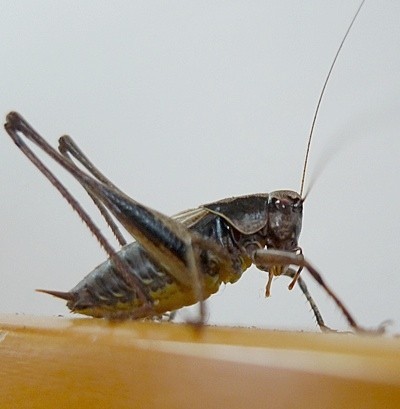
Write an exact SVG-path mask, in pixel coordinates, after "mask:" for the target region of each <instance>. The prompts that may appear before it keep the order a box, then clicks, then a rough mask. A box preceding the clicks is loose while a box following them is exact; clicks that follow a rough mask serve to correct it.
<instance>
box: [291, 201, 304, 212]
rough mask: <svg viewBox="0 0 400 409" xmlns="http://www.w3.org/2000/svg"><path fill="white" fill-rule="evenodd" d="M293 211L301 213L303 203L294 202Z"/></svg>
mask: <svg viewBox="0 0 400 409" xmlns="http://www.w3.org/2000/svg"><path fill="white" fill-rule="evenodd" d="M292 208H293V211H295V212H301V211H302V210H303V201H302V200H301V199H298V200H296V201H295V202H293V204H292Z"/></svg>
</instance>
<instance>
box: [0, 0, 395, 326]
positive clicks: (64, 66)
mask: <svg viewBox="0 0 400 409" xmlns="http://www.w3.org/2000/svg"><path fill="white" fill-rule="evenodd" d="M357 6H358V1H348V0H346V1H331V2H322V1H310V0H307V1H275V2H266V1H253V2H248V1H234V2H222V1H221V2H214V1H210V2H207V1H201V2H184V1H154V2H147V1H143V2H131V1H119V2H93V1H86V2H81V1H64V2H51V1H41V2H40V1H36V2H28V1H26V2H18V3H16V2H11V1H3V2H2V5H1V7H0V21H1V24H0V113H1V115H2V116H3V118H4V117H5V115H6V113H7V112H8V111H10V110H18V111H19V112H21V113H22V114H23V115H24V116H25V118H27V119H28V120H29V121H30V122H31V124H32V125H33V126H34V127H35V128H36V129H37V130H39V131H40V132H41V133H42V134H43V135H44V136H45V137H46V138H47V139H48V140H49V141H51V142H52V143H54V145H56V143H57V139H58V137H59V136H61V135H62V134H64V133H69V134H70V135H72V136H73V137H74V139H75V140H76V141H77V142H78V144H79V145H80V146H81V148H82V149H83V150H84V152H86V153H87V154H88V156H89V157H90V158H91V159H92V160H93V161H94V163H95V164H97V165H98V167H99V168H100V169H101V170H103V171H104V173H105V174H106V175H108V176H109V177H110V179H111V180H113V181H114V182H115V183H116V184H117V185H118V186H120V187H121V188H122V189H123V190H124V191H125V192H126V193H128V194H129V195H131V196H132V197H134V198H135V199H137V200H139V201H140V202H142V203H144V204H147V205H150V206H151V207H153V208H155V209H158V210H160V211H162V212H164V213H166V214H174V213H177V212H178V211H180V210H183V209H185V208H191V207H196V206H198V205H199V204H201V203H207V202H210V201H214V200H217V199H221V198H223V197H229V196H234V195H241V194H246V193H256V192H263V191H266V192H268V191H272V190H276V189H284V188H290V189H294V190H298V189H299V185H300V176H301V170H302V165H303V158H304V152H305V145H306V139H307V134H308V131H309V127H310V124H311V119H312V115H313V112H314V109H315V105H316V102H317V98H318V95H319V92H320V90H321V87H322V83H323V81H324V78H325V76H326V73H327V71H328V68H329V65H330V63H331V61H332V59H333V57H334V54H335V52H336V50H337V48H338V45H339V43H340V41H341V39H342V37H343V34H344V32H345V30H346V29H347V27H348V24H349V22H350V20H351V18H352V16H353V14H354V12H355V10H356V8H357ZM399 15H400V3H399V2H398V1H396V0H394V1H367V3H366V5H365V7H364V9H363V10H362V12H361V14H360V16H359V19H358V20H357V22H356V25H355V26H354V29H353V31H352V32H351V34H350V37H349V39H348V41H347V43H346V44H345V47H344V49H343V52H342V54H341V56H340V57H339V61H338V63H337V65H336V67H335V69H334V73H333V76H332V79H331V81H330V83H329V85H328V89H327V92H326V97H325V99H324V101H323V105H322V109H321V113H320V116H319V119H318V123H317V127H316V131H315V137H314V141H313V146H312V153H311V164H310V169H309V172H308V182H310V181H311V180H312V179H313V178H315V177H316V176H317V177H318V180H317V182H316V184H315V185H314V187H313V190H312V191H311V193H310V195H309V197H308V199H307V201H306V204H305V214H304V223H303V232H302V236H301V240H300V244H301V245H302V247H303V250H304V253H305V254H306V255H307V257H308V258H309V259H310V260H311V261H312V262H313V263H314V264H315V265H316V266H317V267H318V268H319V269H320V271H321V272H322V274H323V276H324V277H325V279H326V280H327V282H328V283H329V284H330V286H331V287H332V288H333V289H334V290H335V292H336V293H337V294H338V295H339V296H340V297H341V299H342V300H343V301H344V302H345V304H346V305H347V306H348V307H349V309H350V311H351V312H352V313H354V315H355V317H356V318H357V319H358V320H359V322H360V323H362V324H364V325H367V326H375V325H377V324H379V323H380V322H381V321H384V320H386V319H389V318H390V319H393V320H394V322H395V323H394V325H393V326H392V327H391V330H392V331H398V329H399V328H400V314H399V306H400V300H399V298H398V293H399V284H400V279H399V275H400V267H399V265H398V255H399V254H400V241H399V231H400V211H399V202H400V195H399V190H398V189H399V183H398V181H399V172H400V164H399V153H400V142H399V131H400V115H399V112H400V79H399V72H400V53H399V44H400V42H399V41H400V26H399V24H398V22H399ZM0 157H1V161H0V167H1V169H0V178H1V181H0V197H1V201H0V222H1V236H0V240H1V243H0V248H1V263H2V267H1V276H0V280H1V281H0V311H1V312H18V313H33V314H41V315H54V314H64V315H69V313H68V310H67V308H66V307H65V306H64V303H63V302H62V301H60V300H56V299H55V298H52V297H48V296H45V295H43V294H38V293H35V292H34V289H35V288H48V289H57V290H68V289H70V288H71V287H73V286H74V285H75V284H76V283H77V282H78V281H79V280H80V279H81V278H83V277H84V276H85V275H86V274H87V273H88V272H90V271H91V269H92V268H93V267H95V266H96V265H97V264H99V263H100V262H101V261H102V260H103V259H104V258H105V257H106V256H105V254H104V253H103V252H102V250H101V249H100V248H99V245H98V243H97V242H96V240H95V239H94V238H93V237H91V235H90V233H89V232H88V230H87V229H86V228H85V227H84V226H83V224H82V222H81V221H80V220H79V219H78V217H77V216H76V214H75V213H74V212H73V211H72V210H71V209H70V208H69V206H68V205H67V204H66V203H65V202H64V201H63V199H62V198H61V197H60V196H59V194H58V192H57V191H56V190H55V189H54V188H53V187H52V186H50V184H49V183H48V182H47V181H46V180H45V179H44V177H43V176H42V175H40V174H39V172H38V171H37V170H36V169H34V168H33V166H32V165H31V164H30V163H29V162H28V160H27V159H26V158H25V157H23V155H22V154H21V153H20V152H18V149H17V148H16V147H15V146H14V145H13V144H12V143H11V141H10V139H9V138H8V136H7V134H6V133H5V132H4V131H2V132H1V137H0ZM327 158H329V161H328V163H327V164H326V166H325V167H324V171H323V173H322V174H321V171H320V170H318V169H319V165H318V164H321V163H326V162H327ZM53 169H55V170H56V171H57V174H58V175H60V176H61V177H62V179H63V180H64V181H65V183H66V184H67V185H68V186H69V187H70V188H71V189H72V191H73V192H74V193H75V194H77V195H78V197H79V199H80V200H82V202H83V203H84V204H85V206H87V207H89V210H90V212H91V214H93V215H94V217H95V219H96V220H97V221H99V223H102V221H101V219H100V218H99V217H97V213H96V209H95V208H93V207H92V205H91V203H90V200H89V199H87V197H86V196H85V194H84V193H83V192H82V191H81V189H80V188H79V186H77V184H76V183H75V182H74V181H72V180H71V178H70V177H69V176H67V175H66V174H65V173H63V172H59V170H58V168H57V166H55V165H54V166H53ZM102 227H103V228H104V231H107V229H106V227H105V226H104V224H102ZM303 274H304V275H303V277H304V278H305V279H306V280H307V282H308V283H309V284H310V289H311V291H312V294H313V295H314V297H315V299H316V301H317V304H318V306H319V307H320V309H321V311H322V313H323V315H324V317H325V319H326V321H327V323H328V324H329V325H331V326H333V327H335V328H338V329H345V328H346V323H345V321H344V320H343V318H342V316H341V313H340V311H339V310H338V309H337V308H336V307H335V306H334V305H333V304H332V302H331V301H330V300H329V298H328V297H327V295H326V294H325V293H324V292H323V291H322V290H321V289H320V288H318V286H317V285H315V284H314V283H313V282H312V280H311V279H310V277H309V276H307V273H306V272H304V273H303ZM266 280H267V277H266V274H265V273H261V272H258V271H257V270H256V269H250V270H248V271H247V272H246V273H245V274H244V276H243V278H242V279H241V280H240V282H238V283H237V284H235V285H232V286H231V285H229V286H226V287H225V288H223V289H221V291H220V292H219V293H218V294H217V295H216V296H213V297H212V300H211V301H210V302H209V303H208V307H209V308H208V315H209V322H210V323H217V324H227V325H245V326H260V327H268V328H280V329H283V328H290V329H304V330H317V327H316V324H315V322H314V319H313V317H312V314H311V312H310V311H309V307H308V305H306V302H305V299H304V297H303V296H302V295H301V292H300V290H299V289H298V288H296V289H294V290H293V291H292V292H289V291H288V290H287V284H288V283H289V280H287V279H286V278H280V279H277V280H275V281H274V283H273V286H272V297H271V298H270V299H268V300H265V299H264V297H263V293H264V289H265V284H266ZM188 314H189V313H185V315H184V317H185V316H187V315H188Z"/></svg>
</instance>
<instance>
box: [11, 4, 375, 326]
mask: <svg viewBox="0 0 400 409" xmlns="http://www.w3.org/2000/svg"><path fill="white" fill-rule="evenodd" d="M362 4H363V3H362ZM362 4H361V5H360V8H359V9H358V11H357V13H356V14H355V16H354V18H353V20H352V22H351V24H350V26H349V28H348V30H347V32H346V34H345V36H344V38H343V41H342V44H341V45H340V47H339V49H338V51H337V53H336V56H335V59H334V61H333V63H332V65H331V67H330V71H329V73H328V76H327V78H326V81H325V84H324V86H323V89H322V92H321V95H320V98H319V101H318V105H317V109H316V111H315V115H314V118H313V122H312V127H311V131H310V135H309V140H308V146H307V151H306V158H305V161H304V168H303V175H302V184H301V190H300V193H297V192H295V191H291V190H277V191H274V192H272V193H260V194H253V195H247V196H240V197H233V198H229V199H223V200H220V201H217V202H213V203H208V204H205V205H202V206H200V207H198V208H196V209H191V210H187V211H184V212H181V213H179V214H177V215H176V216H173V217H168V216H166V215H164V214H162V213H160V212H158V211H156V210H153V209H151V208H149V207H147V206H144V205H143V204H141V203H138V202H137V201H135V200H134V199H132V198H130V197H129V196H127V195H126V194H125V193H124V192H122V191H121V190H120V189H119V188H118V187H117V186H115V185H114V184H113V183H112V182H111V181H110V180H108V179H107V178H106V177H105V176H104V175H103V174H102V173H101V172H100V171H99V170H98V169H97V168H96V167H95V166H94V165H93V163H91V162H90V160H89V159H88V158H87V157H86V156H85V154H84V153H83V152H82V151H81V150H80V149H79V147H78V146H77V145H76V144H75V142H74V141H73V140H72V139H71V138H70V137H69V136H63V137H61V138H60V139H59V148H58V149H59V150H58V151H57V150H56V149H54V148H53V147H52V146H51V145H50V144H49V143H48V142H47V141H46V140H45V139H44V138H43V137H42V136H40V134H39V133H37V132H36V131H35V130H34V129H33V127H32V126H31V125H30V124H29V123H28V122H27V121H26V120H25V119H24V118H23V117H22V116H21V115H20V114H18V113H16V112H11V113H9V114H8V115H7V118H6V124H5V129H6V131H7V133H8V134H9V135H10V136H11V138H12V139H13V141H14V142H15V144H16V145H17V146H18V148H19V149H20V150H21V151H22V152H23V153H24V154H25V155H26V156H27V157H28V159H29V160H31V161H32V163H33V164H34V165H35V166H36V167H37V168H38V169H39V170H40V171H41V172H42V173H43V174H44V176H45V177H47V178H48V179H49V181H50V182H51V183H52V184H53V185H54V186H55V188H56V189H57V190H59V192H60V193H61V195H62V196H63V197H64V198H65V199H66V200H67V201H68V203H69V204H70V205H71V206H72V207H73V209H74V210H75V211H76V212H77V213H78V215H79V216H80V217H81V219H82V220H83V221H84V222H85V224H86V225H87V226H88V228H89V229H90V231H91V232H92V233H93V234H94V235H95V237H96V238H97V240H98V241H99V243H100V245H101V246H102V247H103V248H104V250H105V251H106V253H107V255H108V259H107V260H106V261H105V262H103V263H102V264H100V265H99V266H97V267H96V268H95V269H94V270H93V271H92V272H91V273H89V274H88V275H87V276H86V277H85V278H84V279H83V280H82V281H81V282H79V283H78V284H77V285H76V286H75V287H74V288H73V289H71V290H70V291H67V292H62V291H52V290H38V291H40V292H44V293H47V294H50V295H53V296H55V297H58V298H61V299H64V300H66V301H67V306H68V308H69V309H70V310H71V311H72V312H76V313H80V314H85V315H89V316H93V317H97V318H108V319H140V318H151V317H159V316H161V315H163V314H165V313H168V312H173V311H175V310H177V309H179V308H182V307H184V306H188V305H192V304H196V303H198V302H199V305H200V319H199V320H200V322H201V323H202V322H203V321H204V303H203V301H204V300H206V299H207V298H208V297H209V296H211V295H212V294H214V293H215V292H217V291H218V289H219V287H220V286H221V284H223V283H235V282H236V281H237V280H239V278H240V277H241V276H242V274H243V273H244V271H245V270H246V269H247V268H248V267H250V265H252V264H254V265H255V266H256V267H257V268H258V269H260V270H262V271H265V272H267V273H268V274H269V278H268V282H267V284H266V291H265V295H266V296H269V295H270V292H271V284H272V279H273V278H274V277H275V276H281V275H284V276H288V277H290V278H291V279H292V280H291V283H290V285H289V289H292V288H293V287H294V285H295V284H296V283H298V285H299V287H300V289H301V290H302V292H303V293H304V295H305V296H306V298H307V300H308V302H309V304H310V306H311V308H312V311H313V313H314V315H315V318H316V321H317V324H318V325H319V327H320V329H321V330H322V331H329V330H330V329H329V327H328V326H326V324H325V322H324V320H323V318H322V316H321V314H320V312H319V310H318V307H317V305H316V304H315V302H314V300H313V298H312V297H311V295H310V293H309V291H308V289H307V286H306V284H305V282H304V280H303V279H302V277H301V276H300V273H301V271H302V270H303V269H306V270H307V271H308V272H309V273H310V274H311V276H312V277H313V278H314V279H315V280H316V281H317V282H318V283H319V284H320V285H321V286H322V287H323V288H324V289H325V291H326V292H327V293H328V295H329V296H330V297H331V298H332V299H333V301H334V302H335V303H336V305H337V306H338V307H339V308H340V310H341V311H342V313H343V314H344V316H345V318H346V319H347V321H348V323H349V325H350V326H351V327H352V328H353V329H354V330H355V331H364V329H363V328H362V327H361V326H359V325H358V324H357V322H356V320H355V319H354V318H353V316H352V315H351V314H350V312H349V311H348V309H347V308H346V307H345V305H344V304H343V302H342V301H341V300H340V299H339V298H338V297H337V296H336V294H335V293H334V292H333V291H332V290H331V289H330V287H329V286H328V285H327V284H326V282H325V281H324V279H323V278H322V276H321V274H320V273H319V272H318V271H317V269H316V268H315V267H314V266H313V265H312V264H311V263H310V262H309V261H308V260H307V259H306V258H305V257H304V256H303V254H302V250H301V247H300V246H299V244H298V241H299V236H300V232H301V227H302V212H303V203H304V201H305V199H306V197H307V195H304V196H303V187H304V179H305V174H306V168H307V161H308V156H309V150H310V143H311V138H312V134H313V129H314V125H315V121H316V117H317V114H318V109H319V106H320V103H321V99H322V96H323V94H324V91H325V87H326V84H327V82H328V79H329V76H330V73H331V71H332V68H333V66H334V64H335V61H336V58H337V56H338V54H339V52H340V50H341V47H342V45H343V43H344V41H345V39H346V37H347V35H348V33H349V31H350V28H351V27H352V25H353V23H354V21H355V19H356V17H357V15H358V13H359V11H360V9H361V6H362ZM23 137H25V138H27V139H28V140H30V141H31V142H33V143H34V144H36V145H37V146H39V147H40V148H41V149H42V150H43V151H44V152H45V153H46V154H48V155H49V156H50V157H51V158H52V159H53V160H55V161H56V162H57V163H58V164H59V165H61V166H62V167H63V168H64V169H66V170H67V171H68V172H69V173H70V174H71V175H72V176H73V177H74V178H75V179H76V180H77V181H78V182H79V183H80V184H81V185H82V187H83V188H84V189H85V190H86V192H87V193H88V194H89V195H90V197H91V198H92V200H93V201H94V203H95V204H96V206H97V207H98V208H99V210H100V212H101V214H102V215H103V216H104V218H105V220H106V221H107V224H108V225H109V226H110V228H111V230H112V231H113V233H114V235H115V236H116V238H117V240H118V242H119V244H120V246H121V248H120V249H119V250H118V251H116V250H115V249H114V248H113V247H112V246H111V245H110V244H109V242H108V241H107V239H106V238H105V237H104V235H103V234H102V233H101V231H100V229H99V228H98V227H97V226H96V225H95V223H94V222H93V221H92V220H91V218H90V216H89V215H88V214H87V213H86V211H85V210H84V209H83V208H82V206H81V205H80V204H79V203H78V202H77V200H76V199H75V198H74V197H73V196H72V194H70V193H69V191H68V190H67V189H66V188H65V187H64V185H63V184H62V183H61V182H60V181H59V180H58V179H57V178H56V176H55V175H54V174H53V173H52V172H51V171H50V170H49V169H48V168H47V167H46V166H45V165H44V164H43V162H42V161H41V160H40V159H39V158H38V156H37V155H36V154H35V153H34V152H33V151H32V150H31V149H30V148H29V146H28V145H27V144H26V143H25V141H24V139H23ZM76 162H78V163H79V164H80V165H81V166H78V164H77V163H76ZM83 169H86V170H83ZM113 218H115V219H116V220H118V222H119V223H121V224H122V226H123V227H124V228H125V229H126V230H127V231H128V232H129V234H131V235H132V236H133V237H134V238H135V240H136V241H135V242H133V243H129V244H128V243H127V242H126V241H125V239H124V238H123V236H122V234H121V233H120V231H119V229H118V227H117V225H116V223H115V222H114V219H113ZM381 330H382V328H381V327H380V328H379V329H378V331H381Z"/></svg>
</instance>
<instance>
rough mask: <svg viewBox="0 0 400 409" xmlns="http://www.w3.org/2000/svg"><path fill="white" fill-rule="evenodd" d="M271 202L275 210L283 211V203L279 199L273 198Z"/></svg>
mask: <svg viewBox="0 0 400 409" xmlns="http://www.w3.org/2000/svg"><path fill="white" fill-rule="evenodd" d="M271 202H272V205H273V206H274V208H275V209H281V208H282V202H281V201H280V200H279V199H277V198H275V197H273V198H272V200H271Z"/></svg>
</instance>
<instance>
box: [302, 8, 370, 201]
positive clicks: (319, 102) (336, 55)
mask: <svg viewBox="0 0 400 409" xmlns="http://www.w3.org/2000/svg"><path fill="white" fill-rule="evenodd" d="M364 3H365V0H362V2H361V4H360V5H359V6H358V9H357V11H356V14H355V15H354V17H353V20H351V23H350V25H349V27H348V29H347V31H346V34H345V35H344V37H343V39H342V42H341V43H340V46H339V48H338V50H337V51H336V54H335V58H334V59H333V61H332V64H331V66H330V68H329V71H328V75H327V76H326V79H325V82H324V86H323V87H322V90H321V94H320V96H319V99H318V103H317V108H316V109H315V113H314V117H313V120H312V123H311V129H310V134H309V136H308V143H307V150H306V157H305V159H304V167H303V173H302V176H301V187H300V196H303V190H304V182H305V179H306V171H307V165H308V158H309V156H310V148H311V140H312V136H313V133H314V127H315V122H316V120H317V116H318V112H319V108H320V105H321V101H322V97H323V96H324V93H325V88H326V85H327V84H328V81H329V78H330V76H331V74H332V70H333V67H334V66H335V64H336V60H337V59H338V56H339V54H340V51H341V50H342V47H343V44H344V42H345V41H346V38H347V36H348V35H349V32H350V30H351V28H352V27H353V24H354V22H355V21H356V18H357V16H358V14H359V13H360V10H361V8H362V6H363V5H364Z"/></svg>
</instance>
